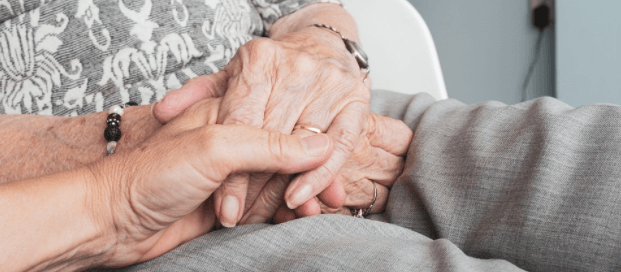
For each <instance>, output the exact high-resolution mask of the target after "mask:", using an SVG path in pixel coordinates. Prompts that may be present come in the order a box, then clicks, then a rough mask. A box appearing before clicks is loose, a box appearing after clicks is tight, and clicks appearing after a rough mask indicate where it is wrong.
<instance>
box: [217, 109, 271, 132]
mask: <svg viewBox="0 0 621 272" xmlns="http://www.w3.org/2000/svg"><path fill="white" fill-rule="evenodd" d="M222 124H224V125H247V126H251V127H256V128H260V127H261V126H263V122H261V120H259V119H257V118H255V117H253V115H252V111H251V110H249V109H246V108H240V109H238V110H237V112H235V113H233V114H231V115H229V116H228V117H226V118H225V119H224V122H222Z"/></svg>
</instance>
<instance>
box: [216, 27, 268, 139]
mask: <svg viewBox="0 0 621 272" xmlns="http://www.w3.org/2000/svg"><path fill="white" fill-rule="evenodd" d="M274 48H275V46H274V45H273V41H271V40H269V39H254V40H251V41H249V42H248V43H246V44H245V45H244V46H242V47H240V48H239V50H238V51H237V54H236V55H235V57H234V61H233V63H229V64H227V66H226V67H225V70H227V71H228V73H229V74H230V75H231V78H230V80H229V82H228V85H227V91H226V93H225V94H224V99H223V101H222V106H221V107H220V111H219V112H218V123H219V124H243V125H249V126H253V127H257V128H261V127H263V120H264V116H265V107H266V105H267V103H268V101H269V99H270V94H271V93H272V84H271V82H272V79H271V74H272V73H271V71H270V69H271V68H270V67H271V66H272V65H273V64H272V62H271V60H272V59H273V57H274V54H276V52H274ZM253 51H256V52H262V53H261V54H257V53H254V54H251V52H253ZM271 53H273V54H271Z"/></svg>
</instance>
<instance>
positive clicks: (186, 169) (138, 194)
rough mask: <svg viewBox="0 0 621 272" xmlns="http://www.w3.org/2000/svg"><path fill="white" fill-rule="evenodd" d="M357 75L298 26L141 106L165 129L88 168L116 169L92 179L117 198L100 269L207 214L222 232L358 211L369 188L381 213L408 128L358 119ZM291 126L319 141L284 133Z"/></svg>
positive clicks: (361, 110) (182, 235) (363, 114)
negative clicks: (108, 254)
mask: <svg viewBox="0 0 621 272" xmlns="http://www.w3.org/2000/svg"><path fill="white" fill-rule="evenodd" d="M335 48H340V49H337V50H335ZM363 78H364V75H363V74H361V72H360V70H359V69H358V67H357V64H356V63H355V61H354V60H353V58H352V57H351V55H349V53H348V52H347V51H346V50H345V49H344V47H343V45H342V41H341V40H340V38H338V37H336V36H334V35H333V34H331V33H330V32H327V31H323V30H320V29H315V28H309V29H307V30H305V31H301V32H296V33H291V34H288V35H285V36H284V37H282V38H281V40H269V39H257V40H253V41H250V42H249V43H247V44H246V45H244V46H242V47H241V48H240V49H239V50H238V53H237V54H236V56H235V57H234V58H233V59H232V60H231V61H230V62H229V64H228V65H227V66H226V68H224V69H223V70H222V71H220V72H218V73H216V74H212V75H208V76H202V77H198V78H195V79H192V80H190V81H188V82H187V83H186V84H185V85H184V86H183V87H182V88H180V89H179V90H176V91H174V92H172V93H170V94H169V95H167V96H166V97H165V98H164V99H163V100H162V101H160V102H159V103H157V104H156V105H155V107H154V109H153V113H154V116H155V117H156V118H157V119H158V120H159V121H160V122H162V123H166V125H165V126H164V127H163V128H162V129H161V130H160V131H159V132H158V133H156V134H155V135H153V136H152V137H151V138H149V139H148V140H147V141H145V142H144V143H142V144H141V145H140V146H138V147H136V148H135V149H133V150H131V151H128V152H124V153H119V154H115V156H114V158H111V159H110V160H107V161H104V162H102V163H100V164H95V165H94V166H93V169H94V170H93V172H94V173H102V172H104V171H105V170H104V169H110V167H111V166H110V165H104V164H110V163H112V164H114V165H116V167H118V168H119V171H115V173H119V174H118V176H115V175H110V174H106V175H102V178H101V179H102V180H105V182H103V183H102V184H104V185H106V186H107V188H106V189H104V190H102V191H103V192H104V193H108V197H112V196H118V197H114V198H112V199H113V200H114V201H113V202H112V203H113V204H112V205H111V207H112V208H111V209H108V210H109V211H110V213H109V215H108V216H102V218H110V219H109V221H110V223H111V224H114V226H115V229H116V230H117V231H118V232H119V233H118V235H117V237H118V239H119V241H118V242H117V243H116V244H117V246H116V247H115V248H116V249H115V251H114V256H115V257H114V258H112V260H114V261H112V262H111V265H114V266H116V265H125V264H130V263H134V262H136V261H144V260H148V259H151V258H153V257H156V256H159V255H161V254H163V253H165V252H167V251H169V250H170V249H172V248H174V247H176V246H178V245H179V244H181V243H183V242H185V241H188V240H190V239H192V238H195V237H197V236H199V235H202V234H204V233H206V232H208V231H209V230H211V229H212V228H213V226H214V225H215V224H216V222H217V221H216V217H217V218H219V219H220V221H221V222H222V225H224V226H234V225H235V224H237V223H239V222H241V223H258V222H266V221H269V220H271V219H272V218H274V221H276V222H283V221H287V220H290V219H293V218H296V217H301V216H308V215H313V214H319V213H320V212H324V213H328V212H329V213H337V212H338V213H348V212H349V209H348V208H364V207H366V206H368V205H369V203H370V201H371V198H372V195H373V188H374V185H373V182H375V183H377V187H378V191H379V197H378V199H377V202H376V205H375V206H374V209H373V210H372V212H379V211H382V210H383V209H384V206H385V202H386V199H387V197H388V188H389V187H390V186H392V183H393V182H394V181H395V180H396V178H397V177H398V175H400V173H401V171H402V167H403V156H404V155H405V153H406V151H407V149H408V147H409V142H410V140H411V137H412V131H411V130H410V129H409V128H408V127H407V126H406V125H405V124H403V123H402V122H400V121H397V120H393V119H389V118H384V117H381V116H379V115H370V114H369V113H368V102H369V96H370V92H369V89H368V87H367V86H365V85H364V83H363V80H362V79H363ZM216 98H217V99H216ZM216 124H220V125H216ZM296 124H305V125H311V126H314V127H317V128H320V129H321V130H322V131H325V132H326V133H325V134H323V133H322V134H318V135H314V134H312V133H310V132H305V131H293V134H294V135H293V136H289V134H291V133H292V130H293V127H294V126H295V125H296ZM253 127H254V128H253ZM352 154H353V155H352ZM102 165H104V166H102ZM250 173H258V174H252V175H250ZM272 173H279V175H275V176H273V175H272ZM290 174H298V175H297V176H296V177H295V178H294V179H293V181H292V182H289V181H290V176H288V175H290ZM212 195H213V197H211V196H212ZM104 210H105V209H104Z"/></svg>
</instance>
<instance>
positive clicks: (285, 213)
mask: <svg viewBox="0 0 621 272" xmlns="http://www.w3.org/2000/svg"><path fill="white" fill-rule="evenodd" d="M294 219H296V216H295V213H294V212H293V210H291V209H289V208H287V206H285V205H284V203H283V204H282V205H280V206H279V207H278V209H277V210H276V213H275V214H274V220H273V221H274V223H276V224H280V223H285V222H288V221H291V220H294Z"/></svg>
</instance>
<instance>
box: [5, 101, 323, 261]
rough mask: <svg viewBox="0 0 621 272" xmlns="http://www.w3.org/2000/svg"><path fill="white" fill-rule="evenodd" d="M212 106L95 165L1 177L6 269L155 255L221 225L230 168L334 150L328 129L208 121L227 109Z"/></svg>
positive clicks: (282, 163) (302, 162) (310, 164)
mask: <svg viewBox="0 0 621 272" xmlns="http://www.w3.org/2000/svg"><path fill="white" fill-rule="evenodd" d="M210 104H211V105H213V104H215V105H217V104H219V101H218V100H205V101H203V102H200V103H197V104H196V105H195V106H194V107H192V108H190V109H189V110H187V111H186V112H185V113H184V114H182V115H181V116H180V117H178V118H177V119H175V120H174V121H172V122H170V123H169V124H167V125H166V126H164V127H163V128H162V129H161V130H159V131H158V132H157V133H156V134H154V135H153V136H152V137H150V138H149V139H147V140H146V141H144V142H143V143H141V144H140V145H138V146H137V147H136V148H133V149H129V150H126V151H121V152H119V153H117V154H114V155H112V156H110V157H107V158H106V159H104V160H101V161H99V162H97V163H95V164H92V165H90V166H88V167H87V168H80V169H75V170H72V171H67V172H61V173H57V174H54V175H50V176H44V177H39V178H36V179H32V180H25V181H20V182H15V183H10V184H7V185H1V186H0V208H1V209H2V210H3V211H5V212H3V213H2V214H0V226H1V227H2V229H3V231H2V232H0V241H2V243H0V263H2V264H3V265H5V266H8V267H3V269H7V270H9V271H12V270H25V269H27V270H30V269H44V268H46V267H48V268H51V267H54V268H55V269H60V270H69V269H81V268H84V267H88V266H92V265H105V266H125V265H129V264H132V263H136V262H141V261H145V260H149V259H152V258H154V257H157V256H159V255H161V254H163V253H165V252H167V251H169V250H171V249H173V248H175V247H176V246H178V245H180V244H181V243H183V242H185V241H188V240H190V239H192V238H195V237H197V236H199V235H202V234H204V233H206V232H208V231H209V230H211V229H212V228H213V226H214V222H215V215H214V213H213V203H212V201H211V200H208V198H209V197H210V196H211V195H212V193H213V192H214V191H215V190H216V189H217V188H218V187H219V186H220V184H221V183H222V182H223V181H224V179H225V178H226V177H227V176H229V175H231V174H234V173H238V172H267V173H283V174H292V173H298V172H302V171H307V170H310V169H314V168H316V167H318V166H320V165H322V164H323V163H324V162H325V161H326V160H327V159H328V158H329V156H330V154H331V153H332V150H333V148H334V146H333V143H332V140H331V139H330V137H328V136H326V135H316V136H310V137H304V138H301V137H298V136H290V135H285V134H281V133H279V132H268V131H265V130H261V129H257V128H252V127H249V126H231V125H207V124H212V123H215V117H216V116H217V114H216V112H215V111H213V109H217V107H214V106H210ZM210 111H212V112H210ZM41 245H44V246H41ZM15 249H19V250H15Z"/></svg>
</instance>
